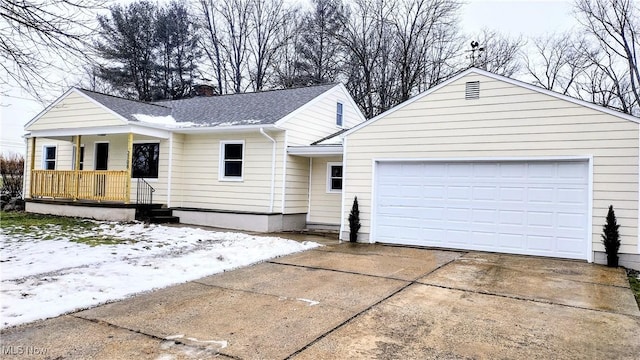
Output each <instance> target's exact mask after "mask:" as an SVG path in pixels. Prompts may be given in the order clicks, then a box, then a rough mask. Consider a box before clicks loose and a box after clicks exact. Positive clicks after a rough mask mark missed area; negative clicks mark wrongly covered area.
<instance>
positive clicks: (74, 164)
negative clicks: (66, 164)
mask: <svg viewBox="0 0 640 360" xmlns="http://www.w3.org/2000/svg"><path fill="white" fill-rule="evenodd" d="M76 156H77V155H76V147H75V146H74V147H73V153H72V159H71V160H72V161H73V162H72V163H71V165H72V167H73V170H76ZM83 168H84V145H82V146H80V167H79V168H78V169H77V170H82V169H83Z"/></svg>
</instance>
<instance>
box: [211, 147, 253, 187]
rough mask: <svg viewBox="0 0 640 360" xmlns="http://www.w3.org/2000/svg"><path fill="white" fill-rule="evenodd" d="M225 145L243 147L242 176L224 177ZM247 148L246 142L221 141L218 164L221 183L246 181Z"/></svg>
mask: <svg viewBox="0 0 640 360" xmlns="http://www.w3.org/2000/svg"><path fill="white" fill-rule="evenodd" d="M225 145H242V159H241V160H240V161H241V163H240V173H241V175H240V176H225V175H224V168H225V166H224V164H225V159H224V157H225V150H224V147H225ZM246 149H247V147H246V146H245V143H244V140H223V141H220V156H219V162H218V180H219V181H244V158H245V153H246Z"/></svg>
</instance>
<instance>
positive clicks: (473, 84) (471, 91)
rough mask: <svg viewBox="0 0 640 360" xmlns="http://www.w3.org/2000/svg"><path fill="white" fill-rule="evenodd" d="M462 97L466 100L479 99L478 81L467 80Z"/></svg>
mask: <svg viewBox="0 0 640 360" xmlns="http://www.w3.org/2000/svg"><path fill="white" fill-rule="evenodd" d="M464 98H465V99H466V100H474V99H480V81H468V82H467V83H466V87H465V91H464Z"/></svg>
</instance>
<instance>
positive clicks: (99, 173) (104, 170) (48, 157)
mask: <svg viewBox="0 0 640 360" xmlns="http://www.w3.org/2000/svg"><path fill="white" fill-rule="evenodd" d="M29 140H30V141H29V144H30V145H29V149H28V153H29V171H28V177H27V182H28V184H29V186H28V188H27V189H28V190H27V191H26V193H25V198H27V199H56V200H73V201H80V200H81V201H95V202H119V203H124V204H129V203H132V202H133V203H153V193H154V192H155V188H154V187H153V186H152V185H151V184H150V182H156V183H157V182H158V179H159V174H158V160H159V159H158V158H159V150H160V149H159V147H160V146H159V144H160V142H161V140H162V139H160V138H155V137H149V136H141V135H140V134H134V133H132V132H130V133H128V134H95V135H93V134H92V135H79V134H78V135H71V136H47V137H44V136H43V137H39V136H31V137H30V139H29ZM141 142H143V143H141ZM141 175H146V176H149V177H148V178H145V177H143V176H141Z"/></svg>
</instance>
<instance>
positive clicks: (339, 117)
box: [336, 102, 342, 127]
mask: <svg viewBox="0 0 640 360" xmlns="http://www.w3.org/2000/svg"><path fill="white" fill-rule="evenodd" d="M336 125H337V126H339V127H342V103H341V102H339V103H338V104H337V105H336Z"/></svg>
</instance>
